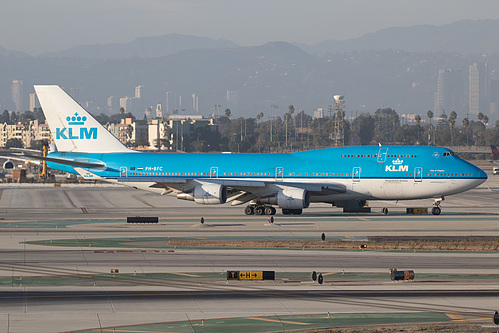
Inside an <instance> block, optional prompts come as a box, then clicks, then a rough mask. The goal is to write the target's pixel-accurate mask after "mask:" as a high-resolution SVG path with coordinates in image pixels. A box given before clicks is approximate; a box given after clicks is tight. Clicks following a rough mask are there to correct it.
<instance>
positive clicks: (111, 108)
mask: <svg viewBox="0 0 499 333" xmlns="http://www.w3.org/2000/svg"><path fill="white" fill-rule="evenodd" d="M119 103H120V100H119V98H118V97H116V96H109V97H108V98H107V112H109V113H116V112H118V111H119V107H118V105H119Z"/></svg>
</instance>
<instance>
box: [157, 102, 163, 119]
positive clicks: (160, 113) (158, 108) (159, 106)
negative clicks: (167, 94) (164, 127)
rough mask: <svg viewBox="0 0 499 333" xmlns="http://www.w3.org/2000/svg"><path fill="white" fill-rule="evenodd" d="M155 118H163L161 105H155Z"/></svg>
mask: <svg viewBox="0 0 499 333" xmlns="http://www.w3.org/2000/svg"><path fill="white" fill-rule="evenodd" d="M156 118H163V107H162V106H161V103H158V104H157V105H156Z"/></svg>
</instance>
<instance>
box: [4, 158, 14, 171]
mask: <svg viewBox="0 0 499 333" xmlns="http://www.w3.org/2000/svg"><path fill="white" fill-rule="evenodd" d="M3 169H4V170H12V169H14V162H12V161H11V160H7V161H5V163H4V164H3Z"/></svg>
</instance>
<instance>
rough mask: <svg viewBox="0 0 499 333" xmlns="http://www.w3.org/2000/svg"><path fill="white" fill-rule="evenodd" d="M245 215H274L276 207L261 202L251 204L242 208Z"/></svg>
mask: <svg viewBox="0 0 499 333" xmlns="http://www.w3.org/2000/svg"><path fill="white" fill-rule="evenodd" d="M244 213H245V214H246V215H275V213H276V209H275V208H274V207H272V206H265V205H262V204H251V205H248V206H246V208H245V209H244Z"/></svg>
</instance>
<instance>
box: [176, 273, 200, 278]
mask: <svg viewBox="0 0 499 333" xmlns="http://www.w3.org/2000/svg"><path fill="white" fill-rule="evenodd" d="M169 273H170V274H175V275H182V276H189V277H201V276H199V275H194V274H187V273H175V272H169Z"/></svg>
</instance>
